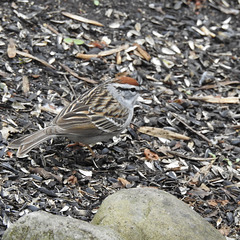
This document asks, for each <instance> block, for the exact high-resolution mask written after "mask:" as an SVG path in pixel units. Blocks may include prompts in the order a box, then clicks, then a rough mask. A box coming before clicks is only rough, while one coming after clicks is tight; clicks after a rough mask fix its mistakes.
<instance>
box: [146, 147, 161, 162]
mask: <svg viewBox="0 0 240 240" xmlns="http://www.w3.org/2000/svg"><path fill="white" fill-rule="evenodd" d="M144 156H145V157H146V159H147V160H150V161H156V160H159V156H158V155H157V154H156V153H154V152H152V151H151V150H149V149H147V148H146V149H145V150H144Z"/></svg>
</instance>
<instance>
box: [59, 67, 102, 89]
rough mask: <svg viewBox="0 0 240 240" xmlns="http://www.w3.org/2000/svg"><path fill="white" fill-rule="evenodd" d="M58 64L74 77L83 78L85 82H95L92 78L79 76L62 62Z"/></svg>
mask: <svg viewBox="0 0 240 240" xmlns="http://www.w3.org/2000/svg"><path fill="white" fill-rule="evenodd" d="M59 65H60V66H61V67H62V68H63V69H64V70H65V71H67V72H68V73H70V74H71V75H73V76H74V77H76V78H78V79H80V80H83V81H85V82H89V83H93V84H95V83H97V82H96V81H94V80H92V79H89V78H86V77H80V76H79V75H78V74H77V73H75V72H74V71H73V70H72V69H71V68H69V67H68V66H66V65H64V64H62V63H59Z"/></svg>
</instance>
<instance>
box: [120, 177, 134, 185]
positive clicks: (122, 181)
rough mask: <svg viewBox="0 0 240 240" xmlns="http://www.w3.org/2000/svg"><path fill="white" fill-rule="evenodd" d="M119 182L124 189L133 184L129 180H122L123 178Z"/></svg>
mask: <svg viewBox="0 0 240 240" xmlns="http://www.w3.org/2000/svg"><path fill="white" fill-rule="evenodd" d="M118 181H119V182H120V183H121V184H122V185H123V187H126V186H127V185H130V184H131V183H130V182H129V181H128V180H126V179H125V178H121V177H119V178H118Z"/></svg>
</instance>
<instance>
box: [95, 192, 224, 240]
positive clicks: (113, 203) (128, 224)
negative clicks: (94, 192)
mask: <svg viewBox="0 0 240 240" xmlns="http://www.w3.org/2000/svg"><path fill="white" fill-rule="evenodd" d="M92 223H93V224H97V225H101V226H109V227H111V228H112V229H114V230H115V231H117V232H118V233H119V234H120V236H121V237H122V238H123V239H125V240H150V239H151V240H176V239H177V240H193V239H194V240H216V239H217V240H224V239H225V237H223V236H222V235H221V234H220V233H219V232H218V231H217V230H216V229H215V228H214V227H213V226H212V225H211V224H209V223H208V222H207V221H205V220H204V219H203V218H202V217H201V216H200V215H199V214H197V213H196V212H195V211H193V210H192V209H191V208H190V207H189V206H188V205H187V204H185V203H184V202H182V201H180V200H178V199H177V198H176V197H174V196H173V195H171V194H169V193H167V192H164V191H161V190H157V189H153V188H135V189H128V190H121V191H119V192H117V193H115V194H113V195H111V196H109V197H107V198H106V199H105V200H104V201H103V203H102V205H101V207H100V208H99V210H98V212H97V214H96V215H95V217H94V218H93V221H92Z"/></svg>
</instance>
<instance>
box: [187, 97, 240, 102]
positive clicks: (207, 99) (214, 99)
mask: <svg viewBox="0 0 240 240" xmlns="http://www.w3.org/2000/svg"><path fill="white" fill-rule="evenodd" d="M188 98H189V99H191V100H200V101H205V102H209V103H240V102H239V97H226V98H222V97H216V96H204V97H194V96H193V97H188Z"/></svg>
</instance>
